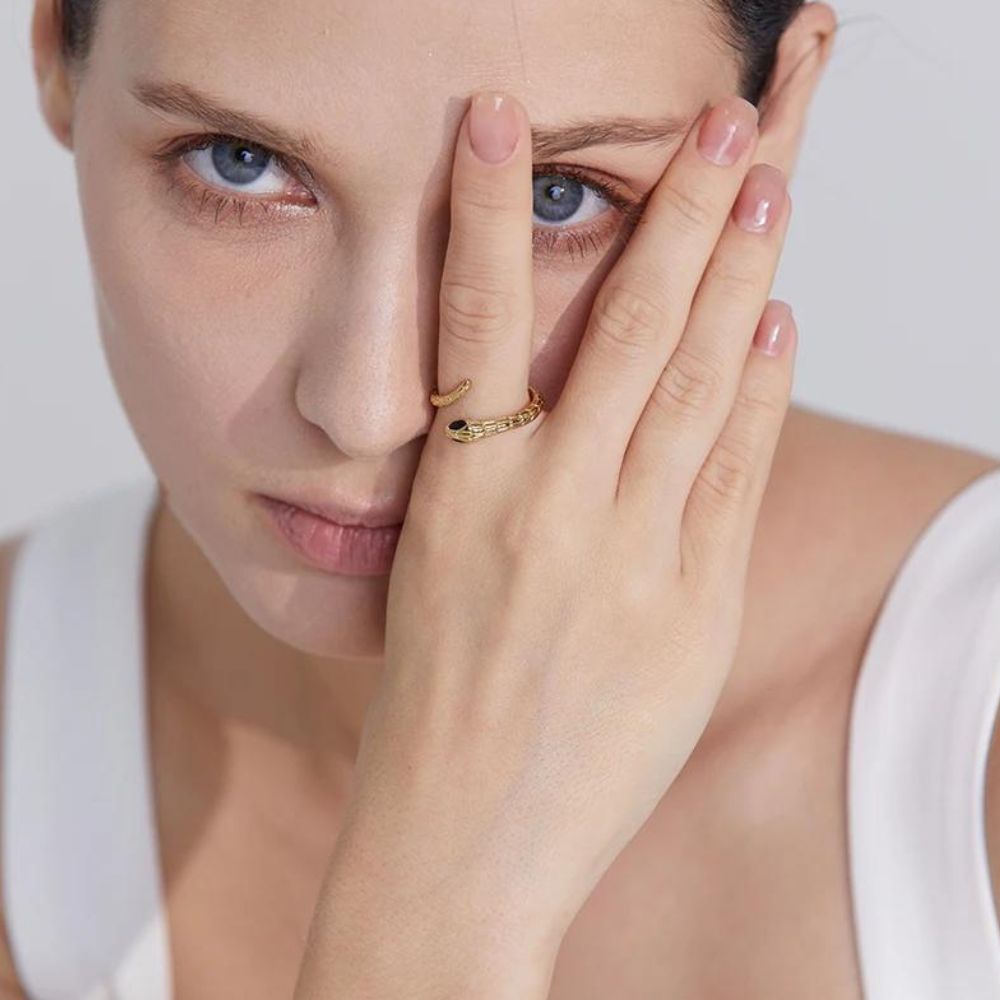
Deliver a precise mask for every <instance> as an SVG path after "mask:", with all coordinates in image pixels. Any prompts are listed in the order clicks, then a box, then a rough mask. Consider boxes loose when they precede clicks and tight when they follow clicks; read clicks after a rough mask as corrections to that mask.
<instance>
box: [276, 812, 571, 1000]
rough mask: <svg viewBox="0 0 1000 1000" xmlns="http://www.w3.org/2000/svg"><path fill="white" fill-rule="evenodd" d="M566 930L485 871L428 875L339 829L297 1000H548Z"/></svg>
mask: <svg viewBox="0 0 1000 1000" xmlns="http://www.w3.org/2000/svg"><path fill="white" fill-rule="evenodd" d="M567 925H568V920H564V919H561V918H560V916H559V914H558V913H555V912H551V911H549V910H539V909H538V908H537V907H533V905H532V904H531V903H530V902H527V901H526V902H524V903H523V904H519V903H518V901H517V900H516V899H515V898H514V896H513V895H512V894H511V893H510V892H507V891H504V887H503V885H502V880H498V879H497V878H496V877H494V875H493V874H492V873H489V872H486V871H479V872H469V871H459V870H449V869H441V868H440V867H435V868H433V869H431V868H429V867H428V866H427V864H425V863H424V862H423V861H421V860H420V859H419V858H417V857H416V856H415V855H413V854H411V855H410V856H409V857H408V858H403V856H402V855H401V854H400V853H399V852H385V851H384V850H382V848H381V847H380V846H379V845H377V844H374V843H373V842H370V841H367V842H362V841H360V840H359V839H358V838H357V836H356V835H355V834H352V831H349V830H344V831H342V833H341V837H340V839H338V842H337V846H336V849H335V851H334V853H333V856H332V858H331V860H330V864H329V865H328V868H327V871H326V874H325V876H324V879H323V884H322V887H321V891H320V895H319V900H318V904H317V907H316V911H315V913H314V915H313V921H312V924H311V926H310V930H309V941H308V946H307V949H306V957H305V960H304V962H303V965H302V969H301V972H300V977H299V981H298V985H297V988H296V992H295V1000H313V998H319V997H327V996H336V997H338V998H341V1000H367V998H368V997H372V998H375V997H377V998H379V1000H396V997H399V998H403V997H406V998H407V1000H411V998H412V1000H418V998H423V997H424V996H426V997H428V998H430V997H433V998H435V1000H451V998H455V1000H459V998H461V1000H466V998H467V997H469V996H475V997H477V998H480V1000H508V998H510V1000H515V998H516V1000H545V998H546V997H547V996H548V993H549V990H550V984H551V978H552V970H553V968H554V965H555V960H556V955H557V953H558V950H559V946H560V944H561V942H562V936H563V934H564V933H565V927H566V926H567Z"/></svg>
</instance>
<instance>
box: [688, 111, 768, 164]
mask: <svg viewBox="0 0 1000 1000" xmlns="http://www.w3.org/2000/svg"><path fill="white" fill-rule="evenodd" d="M757 118H758V114H757V108H756V107H755V106H754V105H753V104H751V103H750V102H749V101H746V100H744V99H743V98H742V97H727V98H725V99H724V100H722V101H720V102H719V103H718V104H716V105H715V107H714V108H712V110H711V111H710V112H709V113H708V114H707V115H706V116H705V120H704V121H703V122H702V123H701V130H700V131H699V133H698V150H699V151H700V152H701V155H702V156H704V157H705V159H706V160H711V162H712V163H717V164H718V165H719V166H720V167H730V166H732V165H733V164H734V163H735V162H736V161H737V160H738V159H739V158H740V157H741V156H742V155H743V153H744V152H745V151H746V148H747V147H748V146H749V145H750V140H751V139H753V135H754V132H755V131H756V129H757Z"/></svg>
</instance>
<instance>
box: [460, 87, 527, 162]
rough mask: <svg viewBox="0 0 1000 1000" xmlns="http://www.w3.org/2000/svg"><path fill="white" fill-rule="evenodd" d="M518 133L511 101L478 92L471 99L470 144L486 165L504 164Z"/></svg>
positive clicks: (515, 113)
mask: <svg viewBox="0 0 1000 1000" xmlns="http://www.w3.org/2000/svg"><path fill="white" fill-rule="evenodd" d="M519 134H520V127H519V122H518V120H517V109H516V108H515V107H514V102H513V101H512V100H511V99H510V98H509V97H505V96H504V95H503V94H498V93H495V92H494V91H480V92H479V93H477V94H475V95H474V96H473V98H472V110H471V112H470V115H469V142H470V143H471V144H472V151H473V152H474V153H475V154H476V156H478V157H479V159H481V160H483V161H484V162H485V163H503V161H504V160H506V159H507V158H508V157H509V156H510V155H511V154H512V153H513V152H514V147H515V146H516V145H517V140H518V135H519Z"/></svg>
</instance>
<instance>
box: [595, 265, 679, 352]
mask: <svg viewBox="0 0 1000 1000" xmlns="http://www.w3.org/2000/svg"><path fill="white" fill-rule="evenodd" d="M661 294H662V293H659V292H657V291H656V290H655V289H654V288H653V286H652V283H651V282H649V281H647V280H645V279H637V278H635V277H632V278H630V279H629V280H628V281H619V282H615V283H613V284H611V285H605V286H603V287H602V288H601V290H600V292H599V293H598V296H597V300H596V301H595V303H594V317H593V327H594V333H595V334H596V336H597V337H598V339H600V340H604V341H605V342H606V343H610V344H611V345H613V346H614V347H615V348H616V349H618V350H619V351H622V350H624V351H626V352H628V353H629V354H630V355H631V354H634V355H636V356H639V357H645V356H646V355H647V354H648V351H649V349H650V348H651V347H652V346H654V345H655V344H656V343H658V342H659V341H660V339H661V338H662V337H663V333H664V330H665V329H666V328H667V323H668V314H667V308H666V305H665V303H664V301H663V300H662V298H661Z"/></svg>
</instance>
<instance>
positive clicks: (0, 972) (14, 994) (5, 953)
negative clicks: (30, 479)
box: [0, 535, 24, 1000]
mask: <svg viewBox="0 0 1000 1000" xmlns="http://www.w3.org/2000/svg"><path fill="white" fill-rule="evenodd" d="M23 540H24V536H23V535H15V536H10V537H7V538H3V539H0V708H2V704H3V690H4V684H3V679H4V676H5V666H6V664H5V662H4V660H5V652H6V643H7V605H8V596H9V594H10V580H11V571H12V570H13V568H14V559H15V558H16V556H17V553H18V550H19V548H20V545H21V542H22V541H23ZM0 718H2V714H0ZM0 877H2V872H0ZM0 1000H24V993H23V991H22V989H21V987H20V984H19V983H18V980H17V973H16V972H15V969H14V961H13V958H12V957H11V954H10V944H9V942H8V940H7V925H6V920H5V919H4V914H3V912H2V911H0Z"/></svg>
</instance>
